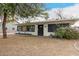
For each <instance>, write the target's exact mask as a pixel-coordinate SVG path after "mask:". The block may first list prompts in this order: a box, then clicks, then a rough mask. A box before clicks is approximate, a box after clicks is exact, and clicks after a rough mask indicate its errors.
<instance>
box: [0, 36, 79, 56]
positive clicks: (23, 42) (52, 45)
mask: <svg viewBox="0 0 79 59" xmlns="http://www.w3.org/2000/svg"><path fill="white" fill-rule="evenodd" d="M75 42H79V40H61V39H55V38H48V37H33V36H23V35H9V36H8V38H7V39H2V37H1V36H0V55H3V56H5V55H6V56H7V55H9V56H16V55H17V56H56V55H57V56H63V55H68V56H69V55H70V56H74V55H79V51H78V50H77V49H76V48H75V47H74V43H75ZM77 47H78V45H77Z"/></svg>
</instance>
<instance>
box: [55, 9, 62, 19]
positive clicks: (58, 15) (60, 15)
mask: <svg viewBox="0 0 79 59" xmlns="http://www.w3.org/2000/svg"><path fill="white" fill-rule="evenodd" d="M62 12H63V9H57V10H56V11H55V14H56V16H57V17H58V19H63V18H64V17H63V13H62Z"/></svg>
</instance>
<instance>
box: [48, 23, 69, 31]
mask: <svg viewBox="0 0 79 59" xmlns="http://www.w3.org/2000/svg"><path fill="white" fill-rule="evenodd" d="M68 26H69V23H65V24H48V32H54V31H56V30H57V28H60V27H68Z"/></svg>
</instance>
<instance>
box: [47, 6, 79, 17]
mask: <svg viewBox="0 0 79 59" xmlns="http://www.w3.org/2000/svg"><path fill="white" fill-rule="evenodd" d="M57 9H58V8H53V9H51V10H48V11H47V12H48V14H49V17H50V18H57V16H56V14H55V10H57ZM62 13H63V15H64V16H65V17H66V18H70V17H72V16H73V17H74V18H79V4H74V5H72V6H68V7H65V8H63V11H62Z"/></svg>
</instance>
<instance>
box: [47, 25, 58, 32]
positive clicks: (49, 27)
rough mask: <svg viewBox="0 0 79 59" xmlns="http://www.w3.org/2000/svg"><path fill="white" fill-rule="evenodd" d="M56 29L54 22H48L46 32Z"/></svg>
mask: <svg viewBox="0 0 79 59" xmlns="http://www.w3.org/2000/svg"><path fill="white" fill-rule="evenodd" d="M56 29H57V25H56V24H48V32H54V31H56Z"/></svg>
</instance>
